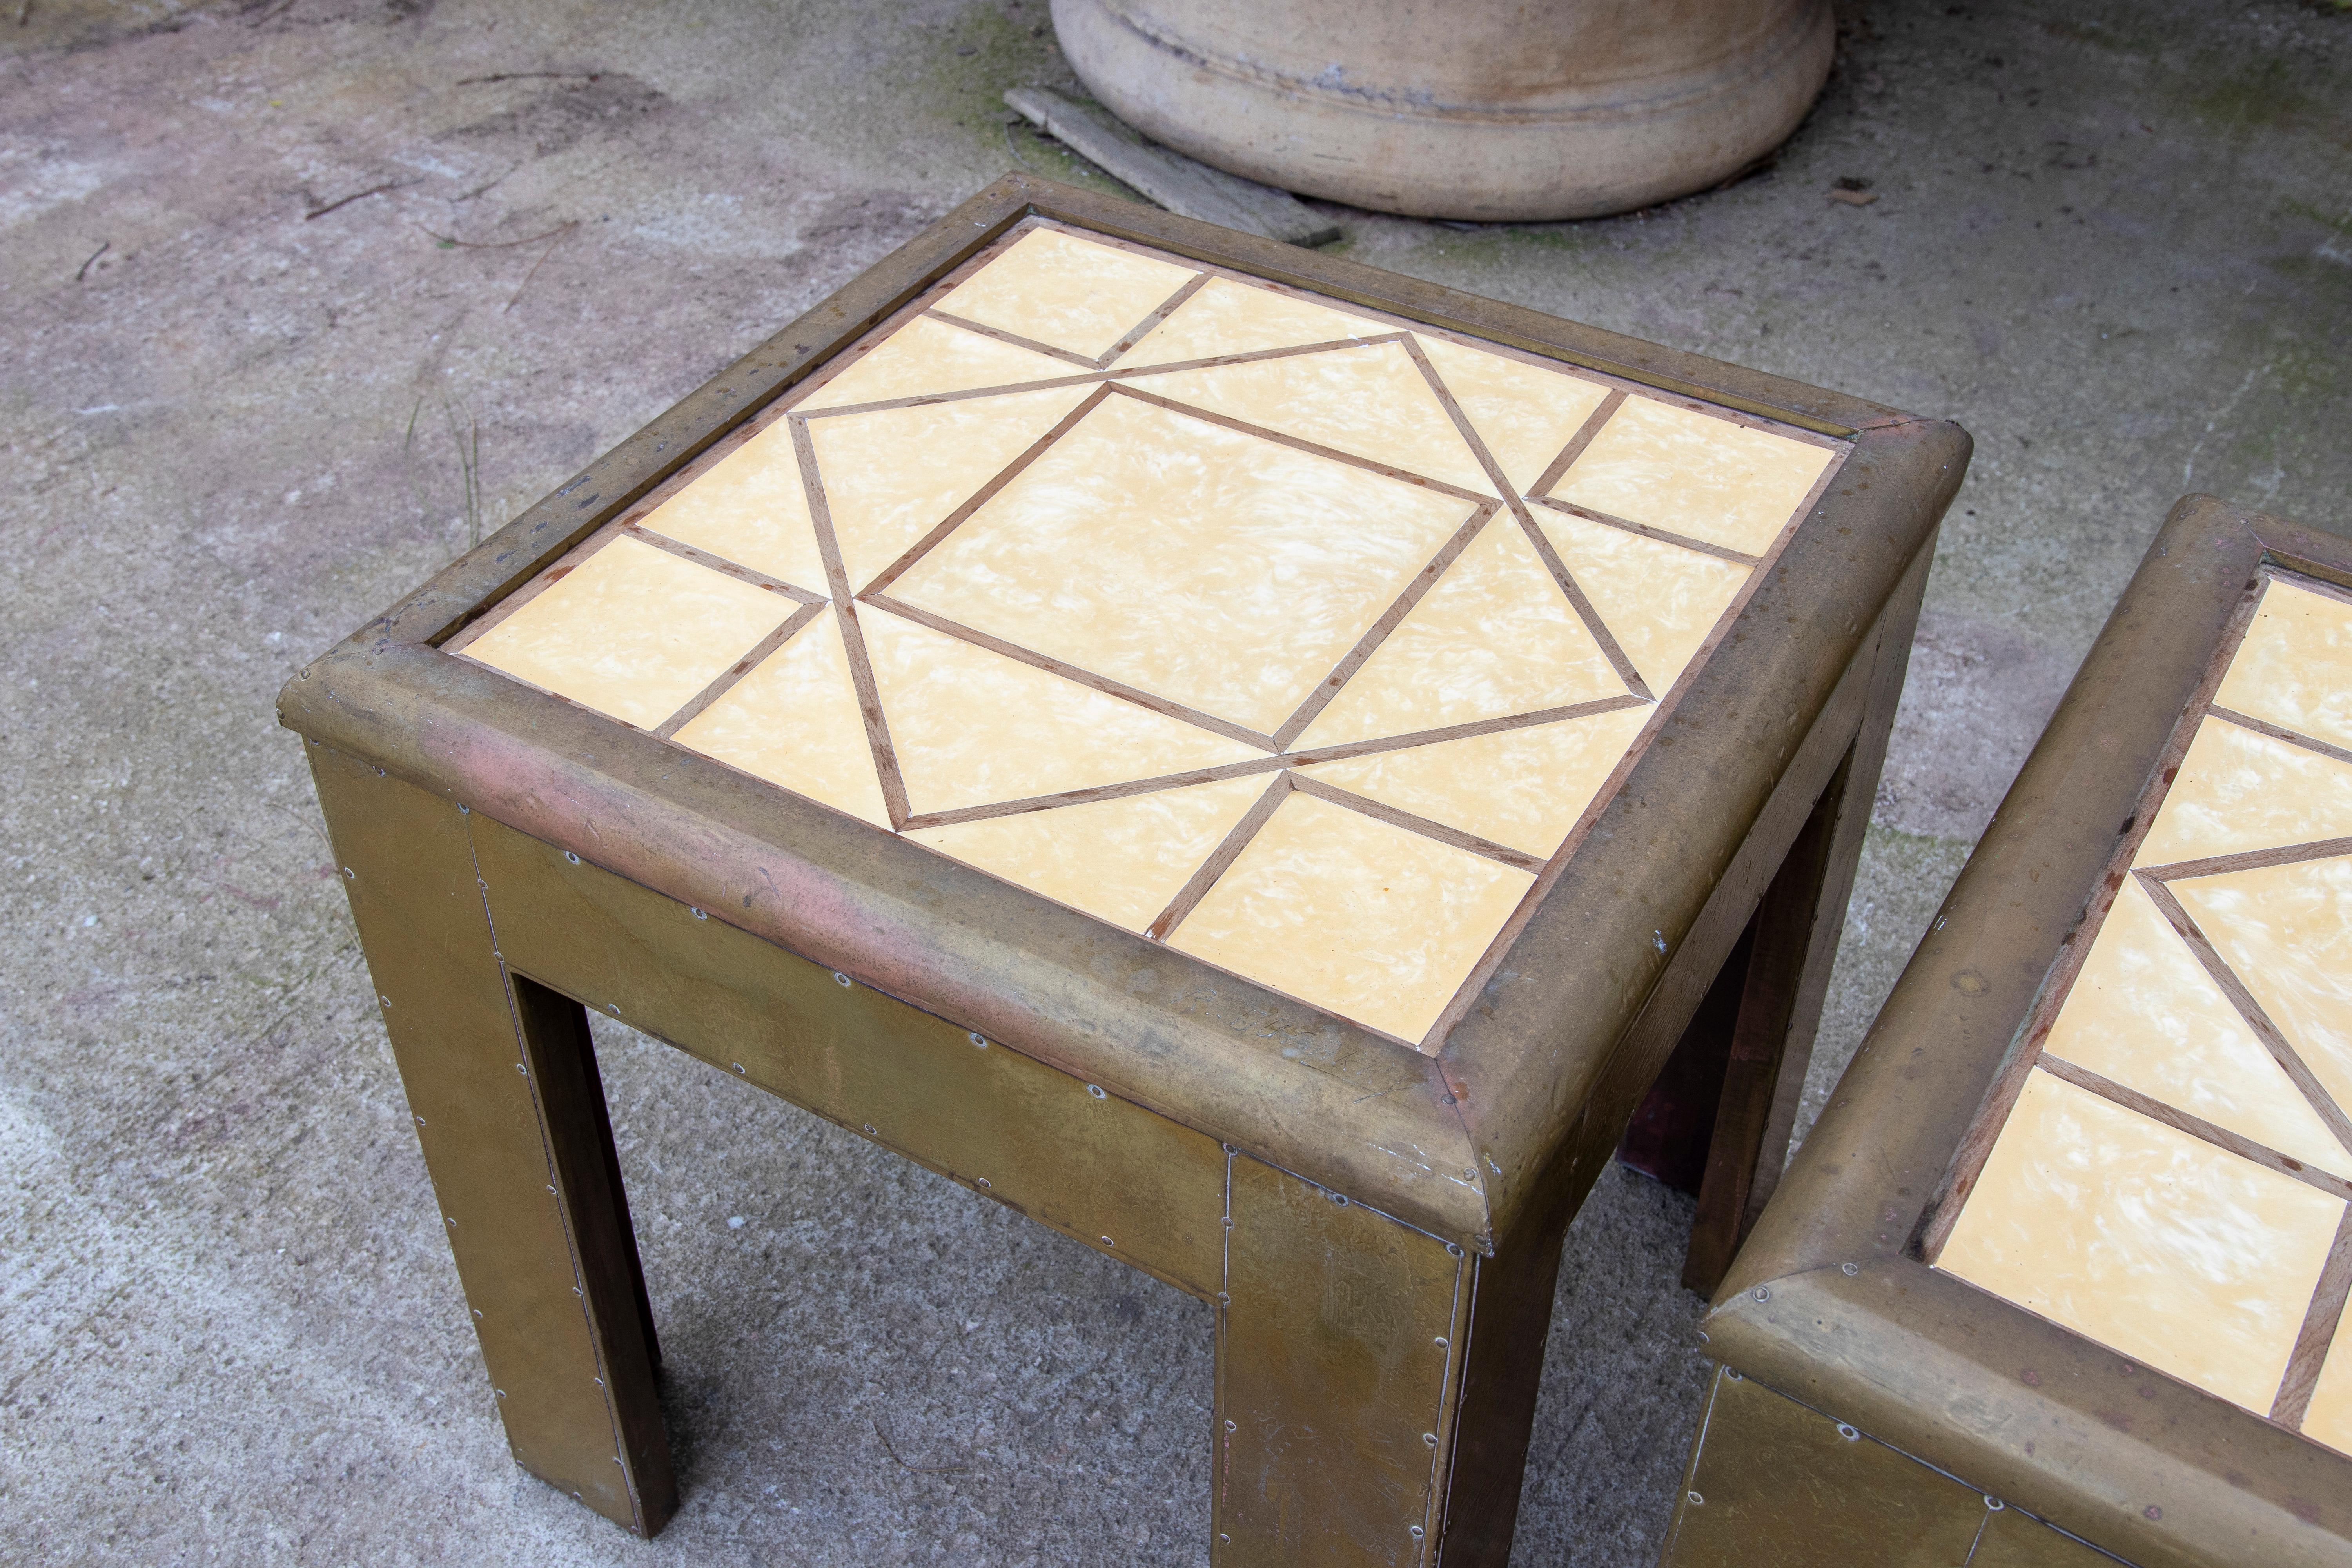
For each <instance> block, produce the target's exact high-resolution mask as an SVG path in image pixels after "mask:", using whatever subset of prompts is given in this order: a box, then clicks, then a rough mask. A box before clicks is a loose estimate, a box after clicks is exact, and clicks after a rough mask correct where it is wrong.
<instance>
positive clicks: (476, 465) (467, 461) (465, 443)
mask: <svg viewBox="0 0 2352 1568" xmlns="http://www.w3.org/2000/svg"><path fill="white" fill-rule="evenodd" d="M461 408H464V409H465V414H466V427H465V428H464V429H463V430H460V429H458V428H457V412H458V410H459V409H461ZM441 413H442V416H444V417H445V418H446V419H447V420H448V421H449V439H450V440H451V441H453V442H455V443H456V444H457V473H458V476H459V478H461V479H464V480H465V484H466V548H467V549H468V550H470V549H472V548H473V547H474V546H475V545H477V544H479V543H481V542H482V427H481V425H480V424H479V422H478V421H477V420H476V419H475V417H474V411H473V410H472V409H471V408H467V407H466V405H464V404H463V403H461V402H452V401H450V400H447V399H444V400H443V402H442V405H441Z"/></svg>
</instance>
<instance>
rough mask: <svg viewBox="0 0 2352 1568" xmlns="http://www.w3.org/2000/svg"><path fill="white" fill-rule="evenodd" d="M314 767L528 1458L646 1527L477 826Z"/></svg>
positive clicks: (388, 1024) (497, 1378)
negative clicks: (631, 1484)
mask: <svg viewBox="0 0 2352 1568" xmlns="http://www.w3.org/2000/svg"><path fill="white" fill-rule="evenodd" d="M309 750H310V766H311V773H312V776H313V778H314V779H315V780H316V782H317V784H318V790H319V802H320V805H321V806H322V807H323V808H324V810H325V813H326V817H327V825H328V829H329V831H330V833H331V836H332V838H333V842H334V846H335V855H336V859H337V863H338V865H339V866H341V867H342V868H346V869H347V870H348V871H349V872H350V873H351V874H350V876H349V877H347V879H346V880H345V884H344V885H345V888H346V889H347V890H348V891H349V893H350V895H351V900H352V918H353V919H354V921H356V922H357V924H358V926H359V931H360V940H361V943H362V946H363V948H364V949H365V951H366V954H367V962H368V968H369V971H370V973H372V974H373V976H374V979H375V986H376V990H377V992H378V993H379V994H380V995H381V997H382V998H383V1018H384V1027H385V1032H386V1033H387V1034H388V1035H389V1036H390V1037H391V1040H392V1048H393V1054H394V1057H395V1058H397V1059H398V1061H399V1063H400V1075H401V1079H402V1082H403V1084H404V1086H405V1088H406V1089H407V1093H408V1104H409V1109H410V1110H411V1111H412V1112H413V1113H414V1115H415V1119H416V1122H417V1128H416V1132H417V1138H418V1140H419V1142H421V1143H422V1144H423V1145H424V1150H425V1168H426V1170H427V1171H428V1172H430V1173H431V1174H432V1178H433V1185H434V1193H435V1198H436V1203H437V1205H438V1206H439V1208H440V1210H441V1215H442V1219H443V1229H444V1230H446V1232H447V1234H448V1237H449V1246H450V1249H451V1250H452V1251H453V1252H454V1253H455V1254H456V1255H457V1271H458V1274H459V1276H460V1277H461V1279H463V1281H464V1284H465V1288H466V1296H467V1303H468V1305H469V1306H471V1307H472V1308H473V1309H474V1310H475V1311H477V1312H478V1313H479V1314H480V1315H479V1316H478V1318H476V1320H475V1323H474V1329H475V1332H476V1333H477V1334H478V1336H479V1337H480V1340H481V1345H482V1361H483V1363H484V1365H485V1367H486V1369H487V1370H488V1373H489V1376H490V1383H491V1384H492V1387H493V1389H494V1390H496V1391H497V1392H496V1394H494V1395H493V1397H494V1399H495V1402H496V1404H497V1405H498V1409H499V1415H500V1417H501V1418H502V1419H503V1420H504V1421H505V1423H506V1428H507V1439H508V1442H509V1445H510V1446H511V1447H512V1448H513V1450H514V1455H515V1458H517V1459H518V1460H520V1462H521V1464H522V1465H523V1467H524V1468H527V1469H529V1470H530V1471H531V1473H533V1474H534V1475H537V1476H539V1477H541V1479H545V1480H547V1481H549V1482H550V1483H551V1484H552V1485H554V1486H556V1487H558V1488H560V1489H562V1490H564V1491H568V1492H572V1493H575V1494H576V1495H578V1496H579V1498H580V1500H582V1501H583V1502H585V1503H587V1504H588V1505H589V1506H590V1507H591V1508H593V1509H594V1510H596V1511H597V1512H599V1513H602V1514H604V1516H605V1517H607V1518H608V1519H611V1520H613V1521H615V1522H617V1523H619V1524H621V1525H623V1526H625V1527H630V1528H636V1527H637V1520H636V1515H635V1510H634V1508H633V1506H632V1502H631V1500H630V1497H629V1495H628V1488H627V1484H626V1478H625V1474H624V1470H623V1467H621V1466H619V1465H616V1464H615V1463H614V1458H615V1457H616V1454H617V1453H618V1445H617V1443H616V1442H615V1440H614V1426H613V1418H612V1413H611V1410H610V1408H609V1406H608V1405H607V1402H606V1398H605V1393H604V1388H603V1387H602V1386H601V1384H599V1383H598V1381H597V1379H598V1377H599V1374H600V1372H601V1369H600V1367H599V1366H598V1364H597V1355H596V1348H595V1344H594V1342H593V1338H592V1333H591V1328H590V1324H589V1321H588V1316H587V1313H586V1311H585V1310H584V1309H583V1305H582V1300H581V1298H580V1296H579V1295H578V1294H577V1293H575V1291H574V1289H573V1287H574V1286H575V1284H577V1283H578V1280H579V1277H578V1274H577V1272H576V1270H575V1268H574V1262H573V1258H572V1248H571V1244H570V1241H569V1238H568V1237H567V1236H566V1233H565V1227H564V1225H563V1220H562V1215H561V1213H560V1212H559V1210H558V1207H557V1199H556V1195H555V1193H554V1188H553V1184H554V1182H555V1179H556V1178H555V1175H554V1173H553V1172H552V1170H551V1168H550V1165H549V1163H548V1158H547V1153H546V1146H545V1142H544V1140H543V1139H542V1137H541V1130H540V1120H539V1113H538V1110H537V1109H536V1108H535V1106H534V1104H533V1100H532V1096H531V1085H530V1079H529V1078H528V1076H527V1075H526V1074H525V1073H524V1072H523V1071H522V1070H520V1069H521V1068H522V1067H523V1058H522V1050H521V1046H520V1040H519V1038H518V1037H517V1035H516V1030H515V1023H514V1017H513V1015H512V1013H511V1012H510V1011H509V1005H508V998H507V988H506V985H505V983H504V981H503V979H502V978H501V976H500V974H499V967H498V963H497V961H496V959H495V958H494V957H493V956H492V954H491V949H490V931H489V926H488V922H487V921H486V920H485V919H484V916H483V908H482V898H481V891H480V889H478V887H477V886H476V885H475V874H474V860H473V853H472V850H471V848H470V847H469V846H468V842H467V819H466V817H465V816H463V815H461V814H460V813H459V811H458V810H457V807H456V806H455V805H450V804H449V803H448V802H446V801H444V800H440V799H436V797H434V796H433V795H428V794H426V793H425V791H423V790H420V789H418V788H416V787H415V785H413V784H404V783H402V782H401V781H399V780H397V779H394V778H388V777H386V776H384V775H383V773H379V772H378V771H377V770H376V769H375V768H374V767H373V766H372V765H369V764H367V763H361V762H359V761H357V760H356V759H354V758H352V757H349V756H346V755H344V754H342V753H341V752H335V751H332V750H331V749H330V748H328V747H324V746H317V745H314V746H311V747H310V748H309Z"/></svg>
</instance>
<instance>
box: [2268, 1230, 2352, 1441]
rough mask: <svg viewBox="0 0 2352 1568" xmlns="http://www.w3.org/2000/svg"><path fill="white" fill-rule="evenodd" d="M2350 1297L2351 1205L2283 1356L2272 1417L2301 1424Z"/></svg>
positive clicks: (2351, 1277) (2351, 1268)
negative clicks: (2291, 1349)
mask: <svg viewBox="0 0 2352 1568" xmlns="http://www.w3.org/2000/svg"><path fill="white" fill-rule="evenodd" d="M2347 1297H2352V1207H2347V1209H2346V1210H2345V1211H2344V1217H2343V1218H2342V1219H2341V1220H2339V1221H2338V1222H2337V1223H2336V1239H2335V1240H2334V1241H2333V1242H2332V1243H2330V1244H2329V1245H2328V1248H2327V1261H2326V1263H2325V1264H2324V1265H2322V1266H2321V1268H2320V1270H2319V1286H2318V1288H2317V1289H2315V1290H2313V1291H2312V1293H2311V1308H2310V1310H2308V1311H2306V1312H2305V1313H2304V1315H2303V1328H2302V1331H2300V1332H2298V1333H2297V1334H2296V1335H2295V1336H2294V1353H2293V1354H2291V1355H2289V1356H2288V1357H2287V1358H2286V1375H2285V1376H2284V1377H2282V1378H2280V1379H2279V1391H2278V1398H2277V1399H2275V1400H2273V1402H2272V1404H2271V1419H2272V1420H2273V1421H2277V1422H2280V1423H2283V1424H2284V1425H2285V1426H2294V1427H2300V1426H2302V1425H2303V1418H2304V1416H2305V1415H2306V1414H2308V1413H2309V1411H2310V1409H2311V1395H2312V1393H2313V1391H2314V1390H2315V1389H2316V1388H2318V1386H2319V1369H2320V1368H2321V1367H2322V1366H2325V1365H2326V1363H2327V1352H2328V1350H2329V1348H2330V1347H2331V1346H2333V1345H2334V1344H2335V1342H2336V1325H2337V1324H2338V1323H2340V1322H2341V1321H2343V1319H2344V1302H2345V1299H2346V1298H2347Z"/></svg>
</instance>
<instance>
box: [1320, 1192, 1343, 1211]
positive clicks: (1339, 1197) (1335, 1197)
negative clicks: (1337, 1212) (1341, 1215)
mask: <svg viewBox="0 0 2352 1568" xmlns="http://www.w3.org/2000/svg"><path fill="white" fill-rule="evenodd" d="M1323 1195H1324V1196H1325V1197H1327V1198H1329V1199H1330V1200H1331V1201H1332V1202H1333V1203H1335V1204H1338V1205H1339V1206H1340V1207H1341V1208H1346V1207H1347V1206H1348V1194H1345V1193H1326V1194H1323Z"/></svg>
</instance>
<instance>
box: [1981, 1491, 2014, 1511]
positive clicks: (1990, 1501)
mask: <svg viewBox="0 0 2352 1568" xmlns="http://www.w3.org/2000/svg"><path fill="white" fill-rule="evenodd" d="M2008 1506H2009V1505H2008V1504H2007V1503H2005V1502H2003V1501H2001V1500H2000V1499H1999V1498H1997V1497H1995V1496H1993V1495H1992V1494H1991V1493H1990V1492H1987V1493H1986V1494H1985V1507H1986V1508H1987V1509H1988V1510H1990V1511H1991V1512H1994V1513H1999V1512H2000V1510H2003V1509H2005V1508H2007V1507H2008Z"/></svg>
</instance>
